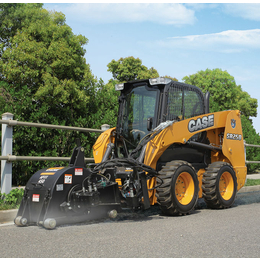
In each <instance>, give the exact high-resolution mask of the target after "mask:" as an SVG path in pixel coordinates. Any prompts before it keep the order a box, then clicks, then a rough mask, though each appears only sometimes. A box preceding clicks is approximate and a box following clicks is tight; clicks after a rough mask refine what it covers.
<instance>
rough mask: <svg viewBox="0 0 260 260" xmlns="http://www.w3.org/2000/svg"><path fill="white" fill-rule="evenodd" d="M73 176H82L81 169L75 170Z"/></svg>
mask: <svg viewBox="0 0 260 260" xmlns="http://www.w3.org/2000/svg"><path fill="white" fill-rule="evenodd" d="M75 175H83V169H82V168H75Z"/></svg>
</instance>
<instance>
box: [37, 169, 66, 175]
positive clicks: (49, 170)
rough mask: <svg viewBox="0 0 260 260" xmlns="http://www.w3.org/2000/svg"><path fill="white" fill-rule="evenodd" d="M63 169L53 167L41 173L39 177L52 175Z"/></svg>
mask: <svg viewBox="0 0 260 260" xmlns="http://www.w3.org/2000/svg"><path fill="white" fill-rule="evenodd" d="M63 168H64V167H53V168H49V169H47V170H45V172H42V173H41V175H54V174H55V173H56V172H57V171H59V170H61V169H63Z"/></svg>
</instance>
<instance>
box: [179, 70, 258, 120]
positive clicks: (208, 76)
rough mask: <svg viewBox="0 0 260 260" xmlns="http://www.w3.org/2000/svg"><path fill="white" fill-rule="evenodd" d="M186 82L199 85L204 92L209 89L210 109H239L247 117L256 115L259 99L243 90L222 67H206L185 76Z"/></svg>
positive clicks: (213, 110)
mask: <svg viewBox="0 0 260 260" xmlns="http://www.w3.org/2000/svg"><path fill="white" fill-rule="evenodd" d="M183 80H184V82H185V83H188V84H191V85H195V86H197V87H199V88H200V89H201V90H202V91H203V92H204V93H205V92H207V91H209V92H210V94H211V98H210V100H211V101H210V111H212V112H216V111H222V110H227V109H238V110H240V111H241V112H242V114H243V115H245V116H246V117H249V116H256V114H257V99H255V98H251V97H250V95H249V94H248V93H247V92H245V91H243V90H242V88H241V86H240V85H237V84H236V82H235V79H234V77H233V76H231V75H230V74H229V73H228V72H227V71H222V70H221V69H213V70H210V69H206V70H205V71H202V70H201V71H199V72H197V73H195V74H193V75H190V76H186V77H184V78H183Z"/></svg>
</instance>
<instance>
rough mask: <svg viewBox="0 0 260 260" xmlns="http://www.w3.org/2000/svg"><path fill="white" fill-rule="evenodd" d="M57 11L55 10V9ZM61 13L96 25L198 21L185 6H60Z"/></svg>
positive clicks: (176, 23)
mask: <svg viewBox="0 0 260 260" xmlns="http://www.w3.org/2000/svg"><path fill="white" fill-rule="evenodd" d="M54 9H55V8H54ZM59 11H61V12H63V13H65V14H66V17H69V16H73V18H74V19H77V20H79V21H81V22H82V21H85V22H95V23H131V22H146V21H149V22H154V23H160V24H171V25H176V26H180V25H185V24H193V23H194V22H195V21H196V18H195V15H194V14H195V12H194V11H193V10H191V9H189V8H187V7H185V6H184V5H183V4H177V3H174V4H165V3H164V4H148V3H139V4H138V3H134V4H123V3H120V4H114V3H113V4H101V3H99V4H90V3H77V4H67V5H60V4H59Z"/></svg>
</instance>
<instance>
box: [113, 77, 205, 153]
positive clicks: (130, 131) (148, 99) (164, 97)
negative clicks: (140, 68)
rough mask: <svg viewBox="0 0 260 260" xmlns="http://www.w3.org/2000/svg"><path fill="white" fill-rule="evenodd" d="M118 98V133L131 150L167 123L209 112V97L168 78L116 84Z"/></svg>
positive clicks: (198, 90) (196, 89) (190, 86)
mask: <svg viewBox="0 0 260 260" xmlns="http://www.w3.org/2000/svg"><path fill="white" fill-rule="evenodd" d="M116 90H120V91H121V95H120V96H119V115H118V121H117V134H118V135H119V136H121V137H123V138H124V140H125V146H126V147H125V148H126V149H127V150H128V151H131V150H133V149H135V148H136V147H137V145H138V143H139V142H140V141H141V140H142V138H143V137H144V136H146V135H147V134H148V133H149V132H150V131H151V130H152V129H154V128H155V127H157V126H158V125H159V124H160V123H162V122H165V121H173V120H175V121H180V120H183V119H187V118H190V117H193V116H198V115H201V114H205V113H208V110H209V108H208V107H209V105H208V103H209V102H208V98H209V95H208V94H206V95H205V97H204V95H203V93H202V91H201V90H200V89H199V88H198V87H195V86H192V85H188V84H184V83H180V82H177V81H173V80H171V79H169V78H156V79H146V80H137V81H131V82H127V83H121V84H117V85H116Z"/></svg>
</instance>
